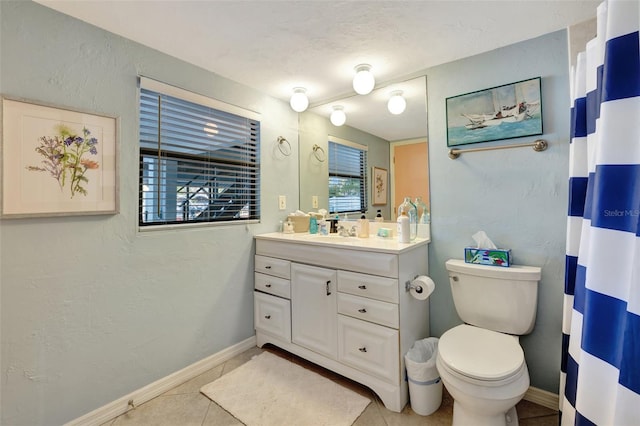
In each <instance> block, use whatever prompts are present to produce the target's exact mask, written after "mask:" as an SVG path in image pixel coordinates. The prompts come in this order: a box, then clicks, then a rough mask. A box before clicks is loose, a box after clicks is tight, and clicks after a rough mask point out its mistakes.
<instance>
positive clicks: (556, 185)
mask: <svg viewBox="0 0 640 426" xmlns="http://www.w3.org/2000/svg"><path fill="white" fill-rule="evenodd" d="M567 64H568V59H567V39H566V32H565V31H560V32H555V33H552V34H548V35H546V36H543V37H539V38H537V39H533V40H529V41H526V42H522V43H518V44H516V45H512V46H508V47H506V48H502V49H498V50H494V51H492V52H489V53H485V54H482V55H478V56H474V57H470V58H466V59H462V60H459V61H456V62H452V63H449V64H446V65H442V66H439V67H434V68H431V69H429V70H428V71H427V84H428V94H429V101H428V106H429V108H428V109H429V147H430V151H429V156H430V160H429V168H430V176H431V205H432V214H431V217H432V225H431V239H432V244H431V247H430V249H429V271H430V273H431V276H432V277H433V279H434V280H435V282H436V284H437V290H436V292H435V293H434V295H433V296H432V298H433V299H432V301H431V306H432V310H431V330H432V332H433V334H434V335H436V336H439V335H441V334H442V333H444V332H445V331H446V330H447V329H449V328H451V327H453V326H455V325H457V324H458V323H460V319H459V318H458V316H457V314H456V312H455V308H454V306H453V301H452V298H451V291H450V288H449V284H448V278H447V272H446V270H445V267H444V263H445V261H446V260H447V259H450V258H462V256H463V248H464V247H465V246H468V245H472V244H473V243H474V241H473V239H472V238H471V235H473V234H474V233H475V232H476V231H479V230H484V231H486V232H487V234H488V235H489V237H490V238H491V239H492V240H493V241H494V242H495V243H496V245H498V247H505V248H511V249H512V251H513V256H514V258H515V263H518V264H525V265H534V266H540V267H542V281H541V283H540V287H539V291H538V315H537V321H536V325H535V329H534V330H533V332H532V333H531V334H530V335H528V336H525V337H522V338H521V343H522V346H523V348H524V350H525V356H526V360H527V364H528V367H529V373H530V376H531V384H532V386H535V387H538V388H541V389H544V390H547V391H550V392H554V393H557V392H558V381H559V368H560V344H561V311H562V290H563V285H564V248H565V228H566V208H567V182H568V167H569V166H568V155H569V142H568V141H569V105H570V103H569V76H568V65H567ZM538 76H541V77H542V108H543V121H544V123H543V126H544V135H543V136H541V138H543V139H546V140H547V141H548V142H549V148H548V149H547V151H544V152H542V153H536V152H534V151H533V150H532V149H531V148H517V149H508V150H500V151H485V152H474V153H468V154H463V155H462V156H461V157H460V158H458V159H457V160H450V159H449V158H448V156H447V153H448V148H447V143H446V115H445V99H446V98H447V97H450V96H455V95H460V94H463V93H467V92H472V91H475V90H481V89H485V88H488V87H493V86H498V85H502V84H507V83H512V82H515V81H520V80H524V79H527V78H530V77H538ZM537 138H538V137H527V138H520V139H515V140H509V141H497V142H491V143H489V144H483V145H481V146H487V145H489V146H490V145H500V144H504V143H522V142H531V141H533V140H535V139H537ZM475 146H476V147H477V146H478V145H475Z"/></svg>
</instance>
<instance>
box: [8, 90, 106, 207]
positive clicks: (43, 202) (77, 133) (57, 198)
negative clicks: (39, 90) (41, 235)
mask: <svg viewBox="0 0 640 426" xmlns="http://www.w3.org/2000/svg"><path fill="white" fill-rule="evenodd" d="M2 109H3V110H2V112H3V114H2V116H3V118H2V120H3V141H2V165H3V167H2V170H3V171H2V173H3V176H2V185H3V186H2V216H3V217H8V218H11V217H24V216H50V215H79V214H114V213H116V212H117V199H116V196H117V189H116V184H117V174H116V128H117V120H116V119H115V118H113V117H105V116H100V115H94V114H89V113H84V112H77V111H72V110H66V109H61V108H55V107H50V106H44V105H38V104H35V103H30V102H23V101H19V100H13V99H8V98H3V100H2Z"/></svg>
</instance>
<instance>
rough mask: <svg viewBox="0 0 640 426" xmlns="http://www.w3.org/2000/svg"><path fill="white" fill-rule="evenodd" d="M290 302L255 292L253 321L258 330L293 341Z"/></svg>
mask: <svg viewBox="0 0 640 426" xmlns="http://www.w3.org/2000/svg"><path fill="white" fill-rule="evenodd" d="M290 306H291V305H290V302H289V301H288V300H286V299H282V298H280V297H276V296H271V295H269V294H264V293H260V292H257V291H254V292H253V321H254V326H255V328H256V330H260V331H263V332H265V333H268V334H271V335H273V336H275V337H279V338H280V339H283V340H285V341H286V342H290V341H291V307H290Z"/></svg>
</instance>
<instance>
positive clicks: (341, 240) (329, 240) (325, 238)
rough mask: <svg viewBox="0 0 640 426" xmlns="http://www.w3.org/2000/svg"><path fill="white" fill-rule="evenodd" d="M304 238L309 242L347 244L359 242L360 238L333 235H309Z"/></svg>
mask: <svg viewBox="0 0 640 426" xmlns="http://www.w3.org/2000/svg"><path fill="white" fill-rule="evenodd" d="M304 238H305V239H309V240H314V241H325V242H327V243H346V242H352V241H358V240H359V238H358V237H342V236H340V235H336V234H331V235H322V234H307V235H305V236H304Z"/></svg>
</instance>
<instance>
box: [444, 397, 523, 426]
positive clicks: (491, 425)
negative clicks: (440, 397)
mask: <svg viewBox="0 0 640 426" xmlns="http://www.w3.org/2000/svg"><path fill="white" fill-rule="evenodd" d="M451 424H452V426H469V425H473V426H518V413H517V412H516V407H515V406H514V407H511V408H510V409H509V410H508V411H507V412H506V413H500V414H495V415H486V416H482V415H480V414H479V413H477V412H473V413H470V412H468V411H466V410H465V409H464V407H463V406H462V405H460V403H459V402H457V401H455V400H454V401H453V422H452V423H451Z"/></svg>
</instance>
